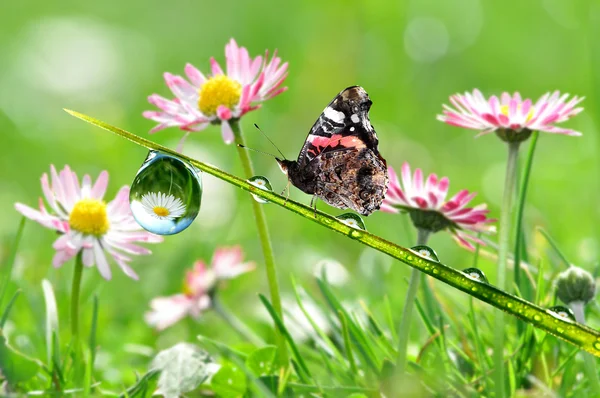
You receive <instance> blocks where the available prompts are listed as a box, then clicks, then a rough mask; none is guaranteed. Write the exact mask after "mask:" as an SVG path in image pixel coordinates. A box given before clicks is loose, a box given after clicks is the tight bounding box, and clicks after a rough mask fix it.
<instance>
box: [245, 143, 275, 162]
mask: <svg viewBox="0 0 600 398" xmlns="http://www.w3.org/2000/svg"><path fill="white" fill-rule="evenodd" d="M237 146H239V147H240V148H244V149H248V150H250V151H254V152H258V153H262V154H263V155H269V156H272V157H274V158H275V159H277V156H275V155H273V154H272V153H269V152H264V151H259V150H258V149H254V148H250V147H247V146H246V145H242V144H237Z"/></svg>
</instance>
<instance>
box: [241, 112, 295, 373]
mask: <svg viewBox="0 0 600 398" xmlns="http://www.w3.org/2000/svg"><path fill="white" fill-rule="evenodd" d="M230 125H231V129H232V130H233V135H234V137H235V143H236V146H237V151H238V155H239V156H240V161H241V162H242V167H243V168H244V174H246V178H251V177H253V176H254V175H255V173H254V167H253V166H252V160H251V159H250V155H249V153H248V150H246V149H244V148H242V147H240V145H241V146H245V145H246V142H245V140H244V134H243V133H242V128H241V126H240V122H239V120H235V121H232V122H230ZM251 202H252V210H253V211H254V219H255V221H256V228H257V229H258V237H259V239H260V245H261V247H262V251H263V256H264V258H265V269H266V271H267V280H268V282H269V292H270V294H271V303H272V304H273V308H274V309H275V312H277V315H279V318H281V320H283V311H282V309H281V297H280V295H279V282H278V281H277V269H276V268H275V256H274V255H273V245H272V244H271V238H270V236H269V227H268V226H267V218H266V216H265V212H264V210H263V206H262V205H261V204H260V203H258V202H257V201H256V200H253V199H251ZM275 339H276V342H277V348H278V351H277V352H278V356H279V365H280V366H281V367H282V368H285V367H287V366H288V354H287V346H286V344H285V339H284V337H283V336H282V335H281V333H280V332H279V331H278V330H277V328H275Z"/></svg>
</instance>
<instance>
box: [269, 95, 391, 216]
mask: <svg viewBox="0 0 600 398" xmlns="http://www.w3.org/2000/svg"><path fill="white" fill-rule="evenodd" d="M371 104H372V102H371V100H370V99H369V96H368V94H367V93H366V91H365V90H364V89H363V88H362V87H359V86H353V87H348V88H347V89H345V90H343V91H342V92H341V93H340V94H338V95H337V96H336V97H335V98H334V99H333V100H332V101H331V103H330V104H329V105H328V106H327V107H326V108H325V110H324V111H323V113H322V114H321V115H320V116H319V118H318V119H317V121H316V122H315V124H314V125H313V127H312V128H311V130H310V133H309V134H308V137H307V139H306V142H305V144H304V146H303V147H302V150H301V151H300V155H299V156H298V160H297V161H290V160H280V159H278V162H279V165H280V167H281V169H282V171H283V172H284V173H286V174H287V176H288V178H289V180H290V182H291V183H292V184H293V185H294V186H295V187H297V188H298V189H300V190H301V191H303V192H305V193H307V194H310V195H315V196H317V197H318V198H320V199H321V200H323V201H324V202H326V203H327V204H329V205H331V206H334V207H337V208H339V209H346V208H350V209H352V210H354V211H356V212H358V213H360V214H362V215H369V214H371V213H372V212H373V211H375V210H377V209H379V207H380V206H381V203H382V201H383V198H384V196H385V193H386V191H387V185H388V175H387V167H386V162H385V159H383V157H382V156H381V155H380V154H379V150H378V148H377V144H378V139H377V134H376V133H375V129H373V126H371V122H370V121H369V109H370V107H371Z"/></svg>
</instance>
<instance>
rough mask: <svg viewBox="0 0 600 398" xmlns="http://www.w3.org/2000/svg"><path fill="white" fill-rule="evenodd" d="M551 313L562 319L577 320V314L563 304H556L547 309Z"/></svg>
mask: <svg viewBox="0 0 600 398" xmlns="http://www.w3.org/2000/svg"><path fill="white" fill-rule="evenodd" d="M546 311H547V312H548V313H549V314H550V315H552V316H553V317H555V318H558V319H562V320H563V321H571V322H575V314H573V311H571V309H570V308H567V307H563V306H562V305H555V306H554V307H550V308H548V309H547V310H546Z"/></svg>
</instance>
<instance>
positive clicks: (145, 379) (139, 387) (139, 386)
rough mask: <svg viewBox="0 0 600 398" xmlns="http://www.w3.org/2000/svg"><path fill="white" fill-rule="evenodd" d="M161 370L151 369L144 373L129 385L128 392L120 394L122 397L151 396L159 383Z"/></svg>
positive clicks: (146, 397)
mask: <svg viewBox="0 0 600 398" xmlns="http://www.w3.org/2000/svg"><path fill="white" fill-rule="evenodd" d="M159 375H160V370H157V369H155V370H150V371H149V372H148V373H146V374H145V375H143V376H142V377H141V378H140V379H139V380H138V381H137V383H135V384H134V385H133V386H131V387H129V388H128V389H127V391H126V392H124V393H123V394H121V395H120V397H121V398H125V397H128V398H150V397H151V396H152V395H153V394H154V391H156V387H157V385H158V378H159Z"/></svg>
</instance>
